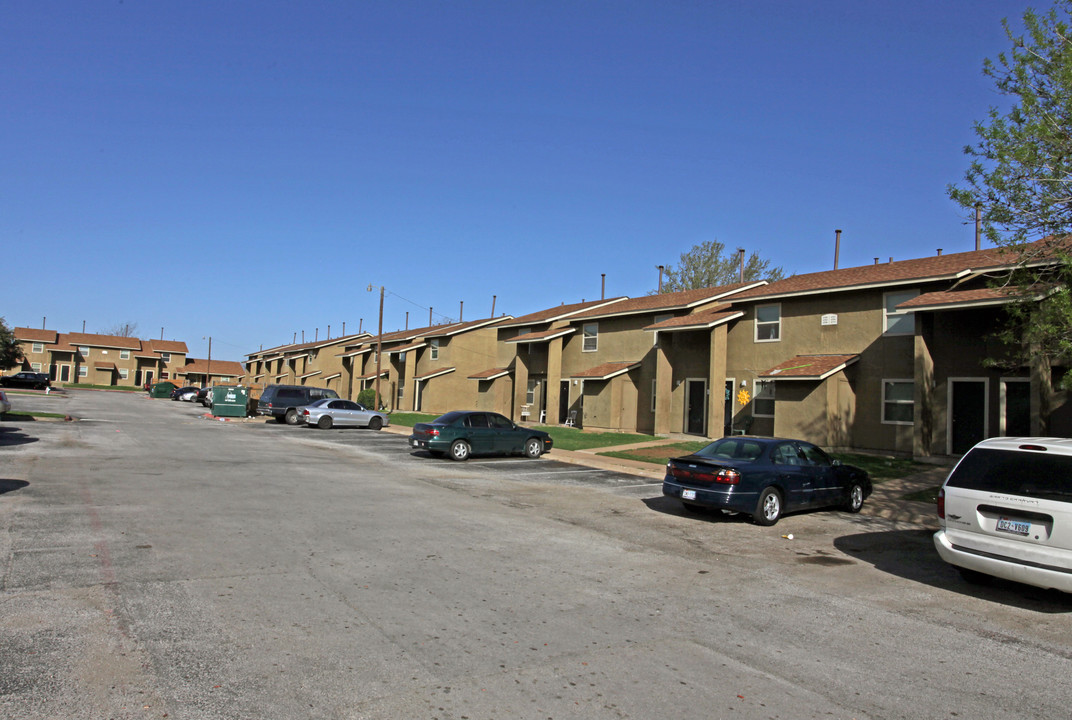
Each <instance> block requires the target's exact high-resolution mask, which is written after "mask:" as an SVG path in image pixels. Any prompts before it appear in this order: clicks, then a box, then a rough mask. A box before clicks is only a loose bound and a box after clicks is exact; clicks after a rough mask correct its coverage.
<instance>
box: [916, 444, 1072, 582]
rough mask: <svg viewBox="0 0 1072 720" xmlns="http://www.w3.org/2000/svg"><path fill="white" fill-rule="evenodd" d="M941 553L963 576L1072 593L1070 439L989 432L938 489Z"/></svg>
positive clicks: (937, 540) (937, 538)
mask: <svg viewBox="0 0 1072 720" xmlns="http://www.w3.org/2000/svg"><path fill="white" fill-rule="evenodd" d="M938 517H939V519H940V522H941V527H942V529H941V530H939V531H938V532H936V533H935V534H934V545H935V547H936V548H938V554H939V555H941V556H942V559H943V560H945V561H946V562H947V563H949V564H951V565H953V566H955V567H956V568H957V570H959V571H960V574H961V575H962V576H964V578H965V579H966V580H969V581H973V582H977V581H979V580H981V579H985V576H988V575H993V576H995V577H1000V578H1005V579H1007V580H1013V581H1016V582H1021V583H1025V584H1027V585H1035V586H1037V587H1041V588H1056V589H1057V590H1061V591H1063V592H1072V440H1070V439H1067V438H991V439H989V440H984V441H982V442H981V443H979V444H978V445H976V446H975V447H973V448H972V449H971V450H969V451H968V452H967V453H966V454H965V455H964V457H962V458H961V459H960V462H958V463H957V465H956V467H954V468H953V471H952V472H951V473H949V477H948V478H946V481H945V484H944V485H943V486H942V489H941V491H940V492H939V493H938Z"/></svg>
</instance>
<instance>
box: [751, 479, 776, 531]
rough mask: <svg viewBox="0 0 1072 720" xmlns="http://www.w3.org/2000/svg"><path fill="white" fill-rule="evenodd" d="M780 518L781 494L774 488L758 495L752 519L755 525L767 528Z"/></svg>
mask: <svg viewBox="0 0 1072 720" xmlns="http://www.w3.org/2000/svg"><path fill="white" fill-rule="evenodd" d="M781 517H782V494H781V493H780V492H778V491H777V490H776V489H775V488H770V487H769V488H767V489H766V490H764V491H763V492H761V493H760V494H759V502H758V503H756V511H755V512H754V513H752V519H753V520H754V521H755V523H756V525H763V526H766V527H769V526H771V525H773V524H774V523H776V522H778V520H779V519H780V518H781Z"/></svg>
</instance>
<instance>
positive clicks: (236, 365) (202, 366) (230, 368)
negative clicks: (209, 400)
mask: <svg viewBox="0 0 1072 720" xmlns="http://www.w3.org/2000/svg"><path fill="white" fill-rule="evenodd" d="M210 369H211V371H212V374H213V375H227V376H230V377H237V376H240V375H245V373H246V370H245V368H243V367H242V363H240V362H234V361H233V360H213V361H212V363H211V366H210V363H209V361H208V358H189V357H188V358H186V365H184V366H183V368H182V370H180V371H179V372H183V373H186V374H187V375H189V374H191V373H194V374H197V375H207V374H208V373H209V370H210Z"/></svg>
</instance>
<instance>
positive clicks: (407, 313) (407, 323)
mask: <svg viewBox="0 0 1072 720" xmlns="http://www.w3.org/2000/svg"><path fill="white" fill-rule="evenodd" d="M406 329H407V330H409V310H407V311H406Z"/></svg>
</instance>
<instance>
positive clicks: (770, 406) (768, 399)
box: [752, 380, 774, 417]
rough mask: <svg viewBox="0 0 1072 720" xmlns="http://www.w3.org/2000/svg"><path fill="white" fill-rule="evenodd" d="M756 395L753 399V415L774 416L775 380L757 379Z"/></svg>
mask: <svg viewBox="0 0 1072 720" xmlns="http://www.w3.org/2000/svg"><path fill="white" fill-rule="evenodd" d="M755 391H756V397H755V399H754V400H753V401H752V415H753V416H755V417H774V381H773V380H756V382H755Z"/></svg>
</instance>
